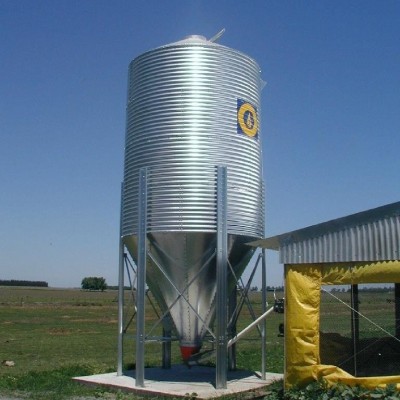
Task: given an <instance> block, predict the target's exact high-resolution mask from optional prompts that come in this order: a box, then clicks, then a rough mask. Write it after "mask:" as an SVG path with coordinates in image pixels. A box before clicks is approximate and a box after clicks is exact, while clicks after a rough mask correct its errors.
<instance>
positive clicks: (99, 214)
mask: <svg viewBox="0 0 400 400" xmlns="http://www.w3.org/2000/svg"><path fill="white" fill-rule="evenodd" d="M222 28H226V32H225V34H224V35H223V36H222V38H221V39H220V40H219V43H220V44H223V45H225V46H229V47H232V48H234V49H237V50H240V51H242V52H244V53H246V54H248V55H250V56H251V57H253V58H254V59H255V60H256V61H257V62H258V64H259V65H260V67H261V69H262V78H263V79H264V80H265V81H266V82H267V85H266V87H265V88H264V90H263V94H262V110H261V113H262V115H261V116H262V140H263V154H264V178H265V181H266V215H267V219H266V230H267V236H272V235H275V234H279V233H283V232H287V231H290V230H294V229H297V228H302V227H305V226H309V225H313V224H316V223H319V222H323V221H326V220H330V219H334V218H338V217H342V216H345V215H348V214H352V213H355V212H359V211H363V210H367V209H370V208H374V207H378V206H381V205H384V204H388V203H392V202H395V201H398V200H399V164H400V161H399V149H400V111H399V110H400V45H399V38H400V2H399V1H397V0H396V1H391V0H383V1H370V0H365V1H357V0H353V1H342V0H335V1H326V0H322V1H302V0H296V1H278V0H277V1H268V0H265V1H261V0H258V1H251V0H249V1H247V2H236V1H233V0H231V1H226V0H225V1H216V0H215V1H189V0H188V1H176V0H168V1H154V0H153V1H133V0H130V1H111V0H110V1H103V0H77V1H74V0H68V1H67V0H35V1H32V0H0V184H1V191H0V279H1V278H2V279H29V280H45V281H48V282H49V284H50V286H57V287H73V286H75V287H76V286H79V285H80V282H81V279H82V278H83V277H85V276H104V277H105V278H106V280H107V282H108V283H109V284H116V283H117V278H118V276H117V275H118V234H119V212H120V183H121V180H122V176H123V149H124V134H125V102H126V84H127V69H128V64H129V62H130V61H131V60H132V59H133V58H135V57H136V56H138V55H140V54H141V53H143V52H145V51H147V50H150V49H152V48H155V47H158V46H161V45H163V44H167V43H171V42H175V41H178V40H180V39H182V38H184V37H185V36H187V35H190V34H200V35H204V36H206V37H207V38H211V37H212V36H214V35H215V34H216V33H217V32H218V31H220V30H221V29H222ZM268 267H269V268H268V282H269V284H271V285H280V284H282V268H281V266H279V264H278V262H277V259H276V256H275V255H272V254H268Z"/></svg>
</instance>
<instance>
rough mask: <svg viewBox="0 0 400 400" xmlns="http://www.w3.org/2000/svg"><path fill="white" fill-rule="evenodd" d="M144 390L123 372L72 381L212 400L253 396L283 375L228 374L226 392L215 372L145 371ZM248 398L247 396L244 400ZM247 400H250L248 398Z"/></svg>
mask: <svg viewBox="0 0 400 400" xmlns="http://www.w3.org/2000/svg"><path fill="white" fill-rule="evenodd" d="M144 377H145V381H144V387H136V381H135V371H126V372H125V373H124V375H123V376H117V373H116V372H113V373H109V374H101V375H91V376H80V377H76V378H74V380H76V381H78V382H81V383H84V384H89V385H101V386H106V387H112V388H115V389H121V390H124V391H129V392H133V393H136V394H141V395H159V396H172V397H187V396H188V395H189V396H193V397H196V398H197V399H212V398H217V397H221V396H227V395H235V394H239V393H245V392H255V395H256V394H258V396H259V392H260V391H261V390H262V389H264V388H266V386H268V385H270V384H271V383H273V382H275V381H277V380H280V379H283V375H282V374H275V373H267V374H266V379H265V380H263V379H261V375H260V374H259V373H256V372H249V371H229V372H228V375H227V388H226V389H216V388H215V368H213V367H201V366H195V367H192V368H190V369H189V368H188V367H186V366H185V365H174V366H172V367H171V368H170V369H162V368H146V369H145V372H144ZM246 397H247V396H246ZM249 397H251V396H250V395H249Z"/></svg>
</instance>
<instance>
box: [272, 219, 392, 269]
mask: <svg viewBox="0 0 400 400" xmlns="http://www.w3.org/2000/svg"><path fill="white" fill-rule="evenodd" d="M279 250H280V262H281V263H284V264H302V263H322V262H347V261H383V260H398V259H399V258H400V254H399V252H400V216H399V215H394V216H391V217H388V218H383V219H380V220H377V221H373V222H369V223H365V224H363V225H359V226H351V227H347V228H344V229H342V230H338V231H332V232H327V233H325V234H323V235H321V236H319V237H314V238H308V239H305V240H302V241H296V242H291V241H288V243H287V244H281V246H280V249H279Z"/></svg>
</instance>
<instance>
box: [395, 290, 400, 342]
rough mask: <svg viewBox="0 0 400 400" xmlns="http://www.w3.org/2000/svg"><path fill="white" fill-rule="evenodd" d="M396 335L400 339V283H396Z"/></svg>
mask: <svg viewBox="0 0 400 400" xmlns="http://www.w3.org/2000/svg"><path fill="white" fill-rule="evenodd" d="M394 315H395V321H396V322H395V335H396V337H397V339H400V283H395V284H394Z"/></svg>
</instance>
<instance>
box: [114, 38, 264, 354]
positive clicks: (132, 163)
mask: <svg viewBox="0 0 400 400" xmlns="http://www.w3.org/2000/svg"><path fill="white" fill-rule="evenodd" d="M261 86H262V83H261V79H260V71H259V67H258V65H257V63H256V62H255V61H254V60H252V59H251V58H250V57H248V56H246V55H244V54H243V53H240V52H238V51H236V50H232V49H229V48H227V47H224V46H221V45H218V44H215V43H212V42H209V41H207V40H205V39H204V38H202V37H198V36H193V37H189V38H188V39H185V40H183V41H180V42H177V43H173V44H170V45H167V46H163V47H160V48H158V49H155V50H152V51H149V52H147V53H144V54H142V55H141V56H139V57H137V58H136V59H135V60H133V61H132V63H131V64H130V67H129V87H128V104H127V122H126V124H127V125H126V142H125V143H126V146H125V172H124V192H123V204H122V217H121V220H122V221H121V230H122V237H123V242H124V244H125V245H126V246H127V248H128V249H129V252H130V253H131V255H132V257H133V258H134V260H135V261H137V254H138V238H137V236H138V227H139V220H141V221H144V220H145V221H146V232H147V254H148V257H147V273H146V281H147V285H148V286H149V288H150V290H151V291H152V293H153V294H154V296H155V298H156V299H157V302H158V304H159V305H160V307H161V309H162V310H163V312H168V313H169V314H170V315H171V317H172V320H173V322H174V325H175V327H176V331H177V334H178V336H179V339H180V343H181V346H186V347H193V348H198V347H200V346H201V342H202V340H203V337H204V335H205V334H206V333H207V331H208V329H209V327H210V326H211V324H212V320H213V318H214V312H215V297H216V296H217V294H216V257H215V251H216V247H217V235H216V233H217V188H218V180H217V167H219V166H224V167H227V183H226V185H227V204H226V205H225V207H227V224H226V228H227V234H228V238H227V240H228V244H227V253H228V254H227V255H228V257H229V262H230V264H231V265H232V269H233V271H234V273H235V276H233V274H232V273H230V272H228V275H229V278H228V280H229V283H228V290H233V287H234V284H235V282H236V278H238V277H240V275H241V274H242V272H243V270H244V268H245V267H246V265H247V263H248V262H249V260H250V258H251V256H252V254H253V253H254V250H255V249H254V248H251V247H249V246H247V245H246V243H247V242H249V241H251V240H254V239H255V238H260V237H262V236H263V235H264V186H263V182H262V165H261V160H262V155H261V134H260V114H259V110H260V90H261ZM243 104H244V105H245V108H244V109H245V110H247V111H248V110H249V109H250V110H251V112H250V114H251V118H250V117H247V118H250V123H249V125H248V126H247V124H246V126H244V130H243V127H241V129H239V128H238V126H240V118H239V113H238V110H239V106H240V107H242V106H241V105H243ZM241 109H242V108H241ZM242 118H243V119H244V116H243V114H242ZM242 122H243V121H242ZM247 128H248V129H247ZM257 128H258V129H257ZM246 132H247V133H246ZM143 167H146V168H147V193H146V195H147V214H146V216H143V215H141V216H139V209H138V199H139V171H140V169H141V168H143Z"/></svg>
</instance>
